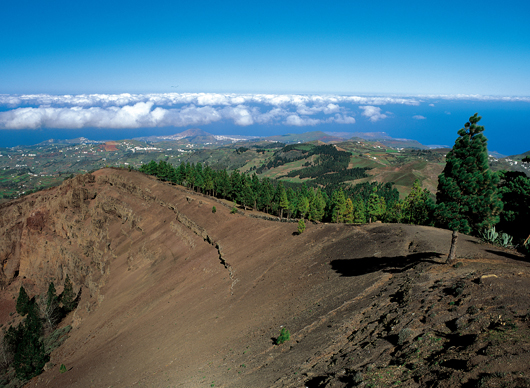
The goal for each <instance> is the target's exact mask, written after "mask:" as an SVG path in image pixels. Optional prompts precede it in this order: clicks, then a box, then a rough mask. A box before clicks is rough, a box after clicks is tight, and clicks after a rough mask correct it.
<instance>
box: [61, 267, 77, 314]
mask: <svg viewBox="0 0 530 388" xmlns="http://www.w3.org/2000/svg"><path fill="white" fill-rule="evenodd" d="M60 300H61V302H62V304H63V308H64V310H65V312H66V313H69V312H70V311H72V310H73V309H75V307H76V295H75V293H74V289H73V287H72V282H71V281H70V278H69V277H68V275H66V279H65V280H64V289H63V292H62V293H61V296H60Z"/></svg>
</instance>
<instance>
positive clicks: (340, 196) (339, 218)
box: [331, 189, 346, 222]
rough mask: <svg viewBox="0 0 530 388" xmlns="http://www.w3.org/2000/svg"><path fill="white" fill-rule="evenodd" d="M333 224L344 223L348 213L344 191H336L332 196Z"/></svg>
mask: <svg viewBox="0 0 530 388" xmlns="http://www.w3.org/2000/svg"><path fill="white" fill-rule="evenodd" d="M331 206H332V211H331V222H344V212H345V211H346V198H345V197H344V192H343V191H342V189H339V190H336V191H334V192H333V194H332V196H331Z"/></svg>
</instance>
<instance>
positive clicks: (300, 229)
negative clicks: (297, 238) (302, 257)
mask: <svg viewBox="0 0 530 388" xmlns="http://www.w3.org/2000/svg"><path fill="white" fill-rule="evenodd" d="M304 230H305V221H304V219H303V218H301V219H300V220H299V221H298V234H302V233H304Z"/></svg>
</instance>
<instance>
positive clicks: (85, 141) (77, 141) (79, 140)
mask: <svg viewBox="0 0 530 388" xmlns="http://www.w3.org/2000/svg"><path fill="white" fill-rule="evenodd" d="M107 141H108V140H90V139H87V138H86V137H76V138H75V139H48V140H45V141H43V142H40V143H38V144H35V146H48V145H52V144H72V145H73V144H100V143H105V142H107Z"/></svg>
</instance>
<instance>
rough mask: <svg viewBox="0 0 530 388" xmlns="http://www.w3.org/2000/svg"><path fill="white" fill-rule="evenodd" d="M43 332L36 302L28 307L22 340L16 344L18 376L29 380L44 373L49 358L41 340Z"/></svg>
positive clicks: (16, 369) (15, 360)
mask: <svg viewBox="0 0 530 388" xmlns="http://www.w3.org/2000/svg"><path fill="white" fill-rule="evenodd" d="M41 333H42V323H41V319H40V317H39V315H38V312H37V308H36V306H35V305H34V304H32V305H31V306H30V308H29V309H28V316H27V317H26V319H25V320H24V325H23V327H22V329H21V332H20V334H21V338H20V342H19V343H17V344H16V352H15V358H14V361H13V364H14V366H15V371H16V374H17V377H18V378H19V379H21V380H29V379H31V378H32V377H34V376H37V375H39V374H40V373H42V369H43V368H44V365H45V364H46V362H47V361H48V360H49V356H48V355H46V352H45V349H44V345H43V344H42V342H41V341H40V340H39V337H40V336H41Z"/></svg>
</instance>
